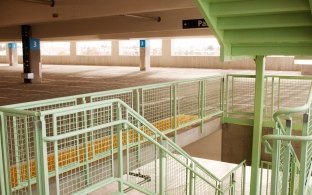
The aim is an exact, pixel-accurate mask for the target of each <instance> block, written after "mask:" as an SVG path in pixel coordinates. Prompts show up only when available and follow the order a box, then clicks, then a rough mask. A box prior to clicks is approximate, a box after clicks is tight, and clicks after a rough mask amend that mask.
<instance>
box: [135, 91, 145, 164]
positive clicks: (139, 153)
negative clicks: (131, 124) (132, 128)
mask: <svg viewBox="0 0 312 195" xmlns="http://www.w3.org/2000/svg"><path fill="white" fill-rule="evenodd" d="M143 92H144V91H143V90H142V93H143ZM133 94H134V98H135V100H134V101H135V111H136V112H137V113H139V114H140V92H139V89H135V90H134V91H133ZM137 123H138V124H137V127H138V128H139V129H140V128H141V124H140V122H139V121H138V122H137ZM137 141H138V142H137V163H138V165H140V164H141V162H140V161H141V160H140V159H141V136H139V135H138V140H137Z"/></svg>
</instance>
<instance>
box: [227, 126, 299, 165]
mask: <svg viewBox="0 0 312 195" xmlns="http://www.w3.org/2000/svg"><path fill="white" fill-rule="evenodd" d="M252 132H253V126H247V125H236V124H229V123H226V124H223V125H222V154H221V159H222V161H225V162H229V163H236V164H238V163H240V162H242V161H243V160H246V162H247V165H250V164H251V155H252V136H253V133H252ZM272 133H273V130H272V129H271V128H263V131H262V135H267V134H272ZM300 134H301V131H293V135H300ZM292 145H293V147H294V149H295V151H296V153H297V156H298V158H300V144H299V143H298V142H294V143H292ZM261 151H262V153H261V159H262V160H265V161H271V155H269V154H265V152H264V145H263V144H262V149H261Z"/></svg>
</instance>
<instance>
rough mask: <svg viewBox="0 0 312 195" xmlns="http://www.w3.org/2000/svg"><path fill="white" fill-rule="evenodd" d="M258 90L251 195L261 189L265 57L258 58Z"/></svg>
mask: <svg viewBox="0 0 312 195" xmlns="http://www.w3.org/2000/svg"><path fill="white" fill-rule="evenodd" d="M255 62H256V89H255V104H254V105H255V108H254V127H253V139H252V160H251V182H250V194H253V195H258V194H259V187H260V182H259V181H260V179H259V176H260V171H259V166H260V160H261V137H262V120H263V99H264V97H263V89H264V74H265V57H264V56H256V59H255Z"/></svg>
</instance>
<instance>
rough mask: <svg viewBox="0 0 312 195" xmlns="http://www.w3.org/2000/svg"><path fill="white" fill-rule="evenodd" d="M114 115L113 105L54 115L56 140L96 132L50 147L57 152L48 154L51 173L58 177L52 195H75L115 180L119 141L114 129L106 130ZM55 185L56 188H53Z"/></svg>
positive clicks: (51, 184)
mask: <svg viewBox="0 0 312 195" xmlns="http://www.w3.org/2000/svg"><path fill="white" fill-rule="evenodd" d="M113 114H114V113H113V111H112V105H98V106H90V107H85V108H83V109H77V110H75V109H70V110H64V109H63V110H61V111H59V112H57V111H56V112H55V113H53V114H52V118H53V121H52V124H53V125H52V126H53V136H60V135H66V134H70V133H73V132H77V131H80V130H84V129H90V128H93V131H91V132H87V133H83V134H77V135H73V136H69V137H66V138H63V139H59V140H57V141H55V142H48V143H47V144H48V145H49V144H51V145H52V146H53V148H54V150H53V152H52V153H50V151H49V150H47V151H46V152H47V156H48V159H49V160H48V167H49V171H50V172H54V173H55V184H54V183H53V181H54V180H50V192H55V193H58V194H73V193H77V192H79V191H81V190H84V189H86V188H88V187H90V186H93V185H95V184H97V183H99V182H102V181H103V180H105V179H108V178H111V177H113V175H114V173H113V160H114V159H113V153H112V151H113V148H114V144H113V142H114V141H115V140H116V137H114V134H113V129H112V128H111V127H102V125H103V124H107V123H109V122H111V121H112V115H113ZM48 137H49V136H48ZM115 147H116V146H115ZM51 182H52V183H51ZM53 185H55V186H56V187H55V188H51V186H53ZM52 194H53V193H52Z"/></svg>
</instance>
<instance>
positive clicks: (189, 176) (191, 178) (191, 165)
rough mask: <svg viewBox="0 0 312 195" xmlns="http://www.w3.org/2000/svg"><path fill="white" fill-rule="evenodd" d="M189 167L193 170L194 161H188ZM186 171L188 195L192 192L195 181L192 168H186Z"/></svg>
mask: <svg viewBox="0 0 312 195" xmlns="http://www.w3.org/2000/svg"><path fill="white" fill-rule="evenodd" d="M190 167H191V168H193V169H194V170H195V167H194V163H193V162H191V163H190ZM187 171H188V181H189V185H188V186H189V191H188V195H192V194H194V190H195V189H194V187H195V182H194V179H195V175H194V172H193V171H192V170H187Z"/></svg>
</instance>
